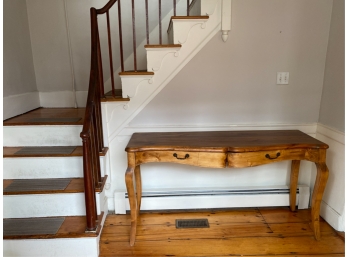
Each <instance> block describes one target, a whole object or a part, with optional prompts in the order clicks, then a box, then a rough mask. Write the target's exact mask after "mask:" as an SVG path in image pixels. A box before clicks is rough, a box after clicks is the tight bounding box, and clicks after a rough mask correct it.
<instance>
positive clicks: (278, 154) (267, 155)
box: [265, 153, 280, 160]
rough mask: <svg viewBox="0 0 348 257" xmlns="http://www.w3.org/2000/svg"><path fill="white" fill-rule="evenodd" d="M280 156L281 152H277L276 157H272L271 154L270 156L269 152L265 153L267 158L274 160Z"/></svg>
mask: <svg viewBox="0 0 348 257" xmlns="http://www.w3.org/2000/svg"><path fill="white" fill-rule="evenodd" d="M279 156H280V153H277V156H276V157H273V158H272V157H271V156H269V154H266V155H265V157H266V158H267V159H270V160H274V159H277V158H278V157H279Z"/></svg>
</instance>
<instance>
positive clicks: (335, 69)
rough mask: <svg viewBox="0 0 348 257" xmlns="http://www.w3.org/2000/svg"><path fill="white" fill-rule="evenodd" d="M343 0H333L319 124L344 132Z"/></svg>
mask: <svg viewBox="0 0 348 257" xmlns="http://www.w3.org/2000/svg"><path fill="white" fill-rule="evenodd" d="M344 21H345V19H344V0H334V2H333V9H332V18H331V26H330V37H329V45H328V48H327V55H326V66H325V75H324V88H323V94H322V98H321V105H320V117H319V122H320V123H322V124H324V125H327V126H329V127H332V128H335V129H337V130H339V131H341V132H344V129H345V126H344V124H345V122H344V109H345V108H344V107H345V101H344V96H345V93H344V90H345V81H344V79H345V70H344V67H345V66H344V57H345V50H344V46H345V43H344Z"/></svg>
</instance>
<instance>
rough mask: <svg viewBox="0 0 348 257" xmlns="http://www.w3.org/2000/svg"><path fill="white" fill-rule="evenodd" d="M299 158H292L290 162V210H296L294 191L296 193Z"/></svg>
mask: <svg viewBox="0 0 348 257" xmlns="http://www.w3.org/2000/svg"><path fill="white" fill-rule="evenodd" d="M300 163H301V161H299V160H293V161H292V163H291V175H290V210H291V211H295V210H296V193H297V183H298V174H299V171H300Z"/></svg>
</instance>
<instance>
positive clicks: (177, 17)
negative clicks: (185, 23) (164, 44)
mask: <svg viewBox="0 0 348 257" xmlns="http://www.w3.org/2000/svg"><path fill="white" fill-rule="evenodd" d="M208 19H209V16H172V17H171V18H170V22H169V25H168V29H167V33H169V30H170V28H171V27H172V25H173V20H208Z"/></svg>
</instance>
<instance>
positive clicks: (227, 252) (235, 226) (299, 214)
mask: <svg viewBox="0 0 348 257" xmlns="http://www.w3.org/2000/svg"><path fill="white" fill-rule="evenodd" d="M202 218H207V219H208V221H209V224H210V227H209V228H196V229H194V228H190V229H188V228H187V229H177V228H176V227H175V220H176V219H202ZM129 229H130V215H129V214H127V215H108V216H107V218H106V221H105V224H104V228H103V231H102V234H101V240H100V257H106V256H114V257H117V256H122V257H128V256H254V257H255V256H262V257H267V256H278V257H285V256H288V257H289V256H298V257H306V256H308V257H309V256H311V257H313V256H321V257H323V256H337V257H338V256H344V254H345V243H344V235H343V237H342V236H340V235H339V234H338V233H337V232H336V231H335V230H334V229H333V228H332V227H331V226H330V225H328V224H327V223H326V222H325V221H324V220H321V235H322V239H321V240H320V241H316V240H315V239H314V236H313V231H312V229H311V224H310V210H298V211H296V212H291V211H290V210H289V208H287V207H280V208H248V209H235V210H228V211H224V210H218V211H216V210H215V211H209V210H207V211H197V212H167V213H156V212H152V213H151V212H146V213H141V215H140V218H139V220H138V227H137V236H136V241H135V245H134V246H133V247H130V246H129V241H128V240H129Z"/></svg>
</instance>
